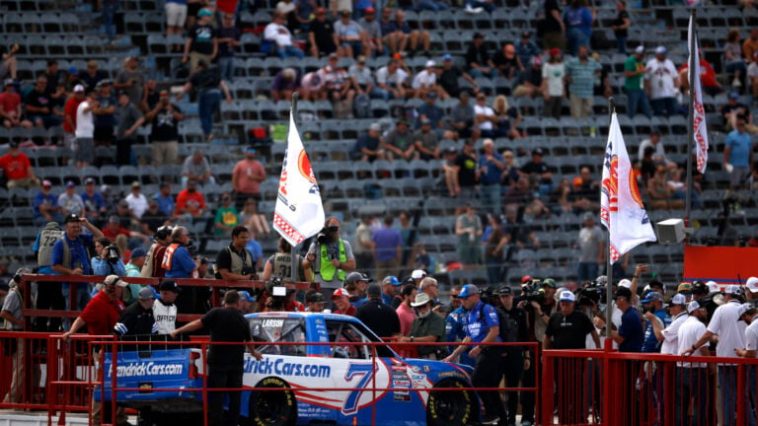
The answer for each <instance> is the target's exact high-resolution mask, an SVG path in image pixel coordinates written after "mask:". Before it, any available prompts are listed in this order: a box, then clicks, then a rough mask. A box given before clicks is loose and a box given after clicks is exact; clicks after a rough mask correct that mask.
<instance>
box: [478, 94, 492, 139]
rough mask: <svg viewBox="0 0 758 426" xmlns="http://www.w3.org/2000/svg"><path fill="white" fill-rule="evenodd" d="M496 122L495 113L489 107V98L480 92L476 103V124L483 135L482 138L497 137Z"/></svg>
mask: <svg viewBox="0 0 758 426" xmlns="http://www.w3.org/2000/svg"><path fill="white" fill-rule="evenodd" d="M494 122H495V111H494V110H493V109H492V108H491V107H490V106H489V105H487V96H486V95H485V94H484V93H482V92H479V93H478V94H477V95H476V103H475V104H474V123H475V124H476V126H477V128H478V129H479V132H480V133H481V135H480V137H482V138H494V137H495V132H494V127H495V125H494V124H493V123H494Z"/></svg>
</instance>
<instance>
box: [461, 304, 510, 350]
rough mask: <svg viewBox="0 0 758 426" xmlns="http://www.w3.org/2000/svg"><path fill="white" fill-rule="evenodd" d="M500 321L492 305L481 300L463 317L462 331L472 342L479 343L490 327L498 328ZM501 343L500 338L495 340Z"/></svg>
mask: <svg viewBox="0 0 758 426" xmlns="http://www.w3.org/2000/svg"><path fill="white" fill-rule="evenodd" d="M499 326H500V320H499V319H498V317H497V312H496V311H495V308H493V307H492V305H488V304H486V303H484V302H482V301H481V300H480V301H479V302H477V304H476V305H474V307H473V308H471V310H470V311H468V312H466V314H465V315H464V316H463V329H464V330H465V332H466V336H468V337H469V338H470V339H471V341H472V342H481V341H482V340H484V338H485V337H486V336H487V332H489V330H490V328H492V327H499ZM495 341H496V342H501V341H502V340H501V339H500V336H497V338H496V339H495Z"/></svg>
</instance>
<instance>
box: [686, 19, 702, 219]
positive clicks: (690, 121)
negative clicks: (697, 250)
mask: <svg viewBox="0 0 758 426" xmlns="http://www.w3.org/2000/svg"><path fill="white" fill-rule="evenodd" d="M695 13H696V10H695V8H694V7H693V8H691V9H690V22H691V29H692V34H689V35H690V37H689V40H687V42H688V43H689V49H690V61H689V62H690V63H689V68H688V69H687V75H688V81H689V87H690V107H689V114H688V117H687V180H686V185H687V186H686V189H687V190H686V191H685V194H684V226H690V210H691V208H692V145H693V144H694V142H695V140H694V139H695V138H694V136H695V129H694V128H693V127H694V120H695V91H694V87H695V83H694V82H695V79H696V78H700V76H696V75H695V61H699V60H700V58H696V57H695V43H696V41H695V40H696V37H695ZM699 53H700V52H699V51H698V54H699Z"/></svg>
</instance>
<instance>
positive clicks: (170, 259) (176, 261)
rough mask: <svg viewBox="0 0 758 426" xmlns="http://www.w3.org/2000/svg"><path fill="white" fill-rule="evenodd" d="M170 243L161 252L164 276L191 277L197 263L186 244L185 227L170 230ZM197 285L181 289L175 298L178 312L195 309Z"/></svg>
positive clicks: (187, 235)
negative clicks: (178, 295) (163, 251)
mask: <svg viewBox="0 0 758 426" xmlns="http://www.w3.org/2000/svg"><path fill="white" fill-rule="evenodd" d="M171 241H172V242H171V244H169V246H168V247H166V252H165V253H164V254H163V264H162V267H163V270H164V271H166V275H165V277H166V278H192V275H193V273H194V272H195V270H196V269H197V264H196V263H195V260H194V259H193V258H192V255H191V254H190V252H189V250H188V249H187V245H189V242H190V237H189V232H188V231H187V228H185V227H183V226H177V227H176V228H174V230H173V231H171ZM196 289H197V287H192V288H190V289H184V290H189V291H182V293H181V297H179V298H177V300H176V307H177V310H178V311H179V312H180V313H189V312H193V311H194V310H195V306H196V304H195V298H196V291H195V290H196Z"/></svg>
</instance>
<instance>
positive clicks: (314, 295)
mask: <svg viewBox="0 0 758 426" xmlns="http://www.w3.org/2000/svg"><path fill="white" fill-rule="evenodd" d="M305 302H306V303H323V302H324V295H323V294H321V293H320V292H318V291H312V292H310V293H308V294H307V295H306V296H305Z"/></svg>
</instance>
